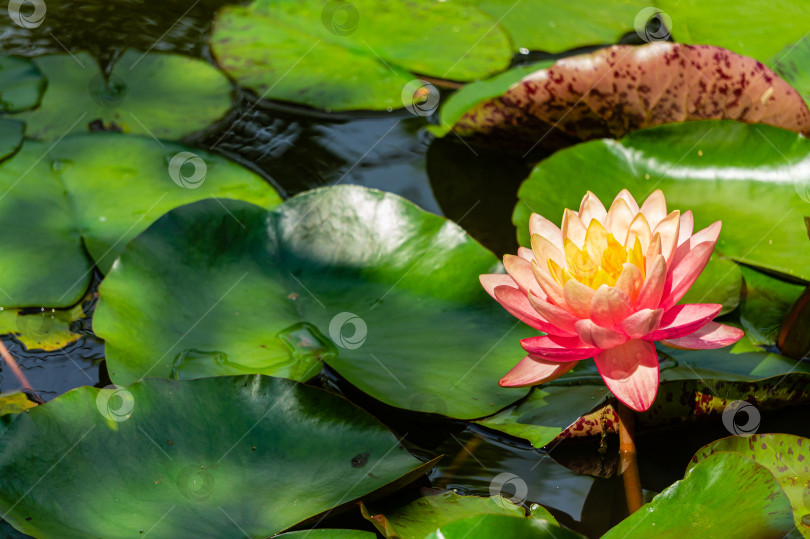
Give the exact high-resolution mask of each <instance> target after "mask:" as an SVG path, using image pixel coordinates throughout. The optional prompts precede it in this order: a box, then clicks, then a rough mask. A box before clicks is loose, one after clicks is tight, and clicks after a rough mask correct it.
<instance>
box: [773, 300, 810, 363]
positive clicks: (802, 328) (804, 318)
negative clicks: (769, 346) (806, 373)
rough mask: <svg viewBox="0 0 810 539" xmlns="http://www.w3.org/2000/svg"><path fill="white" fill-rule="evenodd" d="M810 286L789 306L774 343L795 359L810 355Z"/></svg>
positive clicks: (805, 357)
mask: <svg viewBox="0 0 810 539" xmlns="http://www.w3.org/2000/svg"><path fill="white" fill-rule="evenodd" d="M808 329H810V287H808V288H806V289H805V290H804V292H802V294H801V295H800V296H799V298H798V299H797V300H796V301H795V302H794V303H793V305H791V306H790V309H788V312H787V314H786V315H785V317H784V319H783V321H782V326H781V327H780V328H779V334H778V335H777V337H776V345H777V346H778V347H779V350H780V351H781V352H782V353H783V354H785V355H786V356H790V357H794V358H797V359H807V358H808V357H810V331H808Z"/></svg>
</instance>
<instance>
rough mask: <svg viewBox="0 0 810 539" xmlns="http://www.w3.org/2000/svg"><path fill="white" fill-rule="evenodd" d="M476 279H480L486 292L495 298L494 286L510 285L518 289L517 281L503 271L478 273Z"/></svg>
mask: <svg viewBox="0 0 810 539" xmlns="http://www.w3.org/2000/svg"><path fill="white" fill-rule="evenodd" d="M478 280H479V281H481V286H483V287H484V290H486V291H487V294H489V295H490V296H492V299H495V288H496V287H498V286H511V287H512V288H514V289H515V290H517V289H518V285H517V283H516V282H515V281H514V279H512V278H511V277H510V276H509V275H506V274H504V273H488V274H485V275H479V276H478Z"/></svg>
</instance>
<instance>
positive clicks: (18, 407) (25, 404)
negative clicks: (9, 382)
mask: <svg viewBox="0 0 810 539" xmlns="http://www.w3.org/2000/svg"><path fill="white" fill-rule="evenodd" d="M36 405H37V403H35V402H32V401H31V400H29V399H28V396H27V395H26V394H25V393H6V394H5V395H0V416H4V415H8V414H19V413H22V412H24V411H26V410H29V409H31V408H33V407H34V406H36Z"/></svg>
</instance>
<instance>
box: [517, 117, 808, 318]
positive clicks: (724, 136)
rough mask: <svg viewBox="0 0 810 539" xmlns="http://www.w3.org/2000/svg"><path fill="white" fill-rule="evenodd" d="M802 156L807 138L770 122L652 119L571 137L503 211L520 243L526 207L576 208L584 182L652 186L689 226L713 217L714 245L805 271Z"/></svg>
mask: <svg viewBox="0 0 810 539" xmlns="http://www.w3.org/2000/svg"><path fill="white" fill-rule="evenodd" d="M808 165H810V141H808V140H807V139H806V138H804V137H802V136H800V135H797V134H796V133H793V132H790V131H785V130H782V129H778V128H775V127H770V126H765V125H747V124H743V123H738V122H731V121H704V122H687V123H682V124H674V125H665V126H659V127H654V128H651V129H645V130H641V131H637V132H635V133H632V134H630V135H628V136H627V137H625V138H623V139H621V140H618V141H615V140H608V139H605V140H595V141H591V142H587V143H584V144H579V145H577V146H574V147H572V148H568V149H565V150H563V151H560V152H557V153H556V154H554V155H552V156H551V157H549V158H548V159H546V160H544V161H542V162H540V164H538V165H537V167H536V168H535V169H534V170H533V171H532V174H531V176H530V177H529V179H527V180H526V181H525V182H524V183H523V184H522V185H521V187H520V191H519V193H518V197H519V198H520V202H518V205H517V207H516V208H515V212H514V215H513V217H512V220H513V222H514V223H515V225H516V226H517V227H518V239H519V241H520V243H521V244H523V245H528V243H529V237H528V233H529V227H528V220H529V215H530V213H531V212H532V211H533V212H536V213H539V214H541V215H543V216H546V217H548V218H549V219H551V220H553V221H556V220H557V219H558V218H561V217H562V213H563V210H564V209H565V208H578V207H579V201H580V200H581V198H582V196H583V194H584V193H585V192H586V191H588V190H590V191H593V192H594V193H595V194H596V195H597V196H598V197H599V198H600V199H601V200H603V201H604V202H605V203H606V204H609V203H610V202H611V201H612V200H613V198H614V197H615V196H616V193H617V192H618V191H619V190H620V189H622V188H627V189H629V190H630V192H631V193H632V194H633V195H634V196H635V197H636V198H637V199H639V200H643V199H644V198H645V197H646V195H647V194H648V193H650V192H651V191H652V190H654V189H662V190H663V192H664V194H665V195H666V198H667V204H668V207H669V208H670V209H680V210H681V211H686V210H692V212H693V214H694V216H695V230H699V229H701V228H703V227H706V226H708V225H709V224H711V223H712V222H714V221H716V220H722V221H723V230H722V232H721V234H720V239H719V241H718V242H717V247H716V251H718V252H720V253H721V254H723V255H725V256H727V257H729V258H732V259H734V260H737V261H741V262H745V263H748V264H751V265H753V266H758V267H761V268H765V269H768V270H772V271H777V272H781V273H785V274H788V275H791V276H793V277H797V278H801V279H810V249H808V248H807V230H806V228H805V224H804V216H805V215H807V214H808V212H810V198H807V197H806V196H804V193H805V192H806V189H807V185H810V173H808ZM561 178H564V179H565V181H564V182H563V181H561ZM800 193H801V196H800ZM717 303H722V302H720V301H718V302H717Z"/></svg>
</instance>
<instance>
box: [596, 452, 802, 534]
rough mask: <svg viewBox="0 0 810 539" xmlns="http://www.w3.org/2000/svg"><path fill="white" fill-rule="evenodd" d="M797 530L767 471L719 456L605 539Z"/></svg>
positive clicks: (733, 457) (748, 461)
mask: <svg viewBox="0 0 810 539" xmlns="http://www.w3.org/2000/svg"><path fill="white" fill-rule="evenodd" d="M792 528H793V518H792V515H791V512H790V501H789V500H788V498H787V496H785V493H784V492H782V489H781V488H780V487H779V483H777V481H776V479H775V478H774V477H773V475H771V473H770V472H769V471H768V469H767V468H765V467H764V466H760V465H759V464H757V463H756V462H754V461H752V460H751V459H748V458H746V457H744V456H742V455H738V454H736V453H718V454H716V455H712V456H710V457H708V458H706V459H705V460H704V461H703V462H701V463H700V464H698V465H697V466H695V467H694V468H692V469H690V470H689V471H688V472H687V473H686V476H685V477H684V478H683V480H681V481H678V482H676V483H675V484H673V485H672V486H670V487H669V488H667V489H666V490H664V491H663V492H662V493H661V494H659V495H658V496H656V497H655V498H653V500H652V501H651V502H650V503H648V504H646V505H645V506H643V507H642V508H641V509H639V510H638V511H636V512H635V513H633V514H632V515H630V516H629V517H628V518H626V519H624V520H623V521H622V522H621V523H620V524H619V525H618V526H615V527H614V528H612V529H611V530H610V531H609V532H608V533H607V534H605V535H604V536H603V537H604V539H616V538H619V537H621V538H623V539H624V538H627V539H635V538H637V537H638V538H642V537H643V538H647V537H656V538H662V539H669V538H672V539H677V538H680V537H693V536H701V537H715V538H717V539H726V538H727V539H736V538H738V537H740V536H741V535H740V534H741V532H744V534H745V535H744V536H745V537H751V538H763V539H764V538H769V537H783V536H784V535H785V534H786V533H788V532H789V531H790V530H791V529H792Z"/></svg>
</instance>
